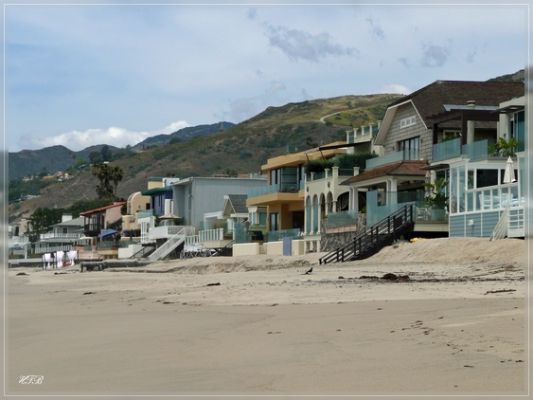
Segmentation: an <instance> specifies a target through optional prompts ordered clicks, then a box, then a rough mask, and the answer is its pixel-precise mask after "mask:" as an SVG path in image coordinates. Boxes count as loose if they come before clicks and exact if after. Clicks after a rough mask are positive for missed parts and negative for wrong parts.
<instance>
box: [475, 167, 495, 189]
mask: <svg viewBox="0 0 533 400" xmlns="http://www.w3.org/2000/svg"><path fill="white" fill-rule="evenodd" d="M476 183H477V186H476V187H478V188H482V187H487V186H495V185H497V184H498V170H497V169H477V170H476Z"/></svg>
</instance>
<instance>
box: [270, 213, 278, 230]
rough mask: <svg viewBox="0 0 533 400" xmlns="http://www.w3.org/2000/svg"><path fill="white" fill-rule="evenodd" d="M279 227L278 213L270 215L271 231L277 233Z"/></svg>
mask: <svg viewBox="0 0 533 400" xmlns="http://www.w3.org/2000/svg"><path fill="white" fill-rule="evenodd" d="M278 229H279V227H278V213H272V214H270V230H271V231H277V230H278Z"/></svg>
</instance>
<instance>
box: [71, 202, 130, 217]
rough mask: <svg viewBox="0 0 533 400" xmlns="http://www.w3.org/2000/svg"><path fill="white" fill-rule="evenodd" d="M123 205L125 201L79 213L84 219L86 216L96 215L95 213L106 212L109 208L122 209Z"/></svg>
mask: <svg viewBox="0 0 533 400" xmlns="http://www.w3.org/2000/svg"><path fill="white" fill-rule="evenodd" d="M124 204H126V202H125V201H115V202H114V203H113V204H109V205H107V206H103V207H98V208H93V209H91V210H86V211H83V212H81V213H80V215H82V216H84V217H86V216H88V215H92V214H97V213H100V212H102V211H106V210H108V209H110V208H115V207H122V206H123V205H124Z"/></svg>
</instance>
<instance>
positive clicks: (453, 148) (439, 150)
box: [433, 138, 461, 162]
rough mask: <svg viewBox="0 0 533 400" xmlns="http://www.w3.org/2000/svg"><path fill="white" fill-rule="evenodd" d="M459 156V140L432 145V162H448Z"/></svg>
mask: <svg viewBox="0 0 533 400" xmlns="http://www.w3.org/2000/svg"><path fill="white" fill-rule="evenodd" d="M460 156H461V138H457V139H452V140H447V141H445V142H441V143H437V144H434V145H433V161H434V162H435V161H443V160H449V159H451V158H456V157H460Z"/></svg>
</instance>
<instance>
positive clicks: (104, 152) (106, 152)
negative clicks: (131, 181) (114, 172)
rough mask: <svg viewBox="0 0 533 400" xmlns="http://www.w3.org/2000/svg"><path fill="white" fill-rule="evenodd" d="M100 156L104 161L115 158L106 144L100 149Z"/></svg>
mask: <svg viewBox="0 0 533 400" xmlns="http://www.w3.org/2000/svg"><path fill="white" fill-rule="evenodd" d="M100 156H101V158H102V161H111V157H112V156H113V154H112V152H111V149H110V148H109V146H108V145H107V144H104V145H103V146H102V148H101V149H100Z"/></svg>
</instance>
